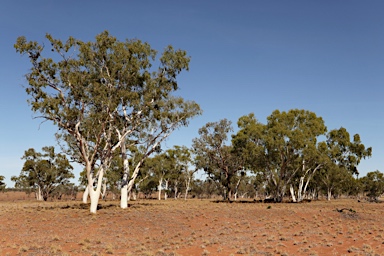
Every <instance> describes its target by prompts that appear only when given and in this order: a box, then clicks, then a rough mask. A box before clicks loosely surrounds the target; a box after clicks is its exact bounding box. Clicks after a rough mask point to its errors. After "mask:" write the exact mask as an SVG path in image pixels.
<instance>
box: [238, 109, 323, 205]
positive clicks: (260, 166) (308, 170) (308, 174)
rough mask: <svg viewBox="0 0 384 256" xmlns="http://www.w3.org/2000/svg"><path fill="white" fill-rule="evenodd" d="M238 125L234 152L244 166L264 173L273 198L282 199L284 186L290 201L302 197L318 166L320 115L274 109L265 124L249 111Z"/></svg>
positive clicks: (321, 122) (321, 132)
mask: <svg viewBox="0 0 384 256" xmlns="http://www.w3.org/2000/svg"><path fill="white" fill-rule="evenodd" d="M238 126H239V128H240V130H239V131H238V133H237V134H236V135H235V136H233V144H234V146H235V149H236V150H235V151H236V152H238V154H240V155H242V157H244V158H246V160H245V161H246V162H247V168H249V169H251V170H254V171H255V172H259V171H261V172H264V173H265V175H266V177H268V180H269V184H270V185H271V187H272V191H273V197H274V199H275V201H277V202H281V201H282V199H283V197H284V195H285V193H286V190H287V188H288V187H290V190H291V193H292V198H293V200H294V201H296V200H297V199H296V197H298V199H299V200H302V198H303V192H305V190H306V187H307V185H308V183H309V181H310V180H311V178H312V177H313V174H314V173H315V172H316V171H317V170H318V169H319V168H320V166H321V163H320V162H316V159H317V154H316V151H317V149H316V143H317V138H318V136H320V135H323V134H325V132H326V127H325V125H324V121H323V120H322V118H321V117H317V116H316V114H315V113H313V112H310V111H306V110H299V109H292V110H289V111H288V112H285V111H283V112H280V111H278V110H275V111H274V112H273V113H272V114H271V115H270V116H268V117H267V124H265V125H264V124H262V123H260V122H258V121H257V120H256V118H255V116H254V114H249V115H247V116H243V117H241V118H240V119H239V121H238ZM296 177H298V185H297V186H296V187H297V192H294V186H293V184H294V182H295V178H296Z"/></svg>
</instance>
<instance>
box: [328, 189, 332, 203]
mask: <svg viewBox="0 0 384 256" xmlns="http://www.w3.org/2000/svg"><path fill="white" fill-rule="evenodd" d="M331 198H332V188H328V189H327V200H328V201H331Z"/></svg>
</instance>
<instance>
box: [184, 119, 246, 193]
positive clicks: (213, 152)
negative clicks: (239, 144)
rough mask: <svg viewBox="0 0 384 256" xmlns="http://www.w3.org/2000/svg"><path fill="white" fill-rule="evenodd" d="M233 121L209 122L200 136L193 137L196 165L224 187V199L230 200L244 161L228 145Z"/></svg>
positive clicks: (202, 129) (200, 131) (201, 130)
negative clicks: (236, 177) (234, 182)
mask: <svg viewBox="0 0 384 256" xmlns="http://www.w3.org/2000/svg"><path fill="white" fill-rule="evenodd" d="M232 131H233V128H232V126H231V122H230V121H228V120H227V119H222V120H220V121H218V122H209V123H207V124H206V125H205V126H203V127H202V128H200V129H199V135H200V137H198V138H195V139H193V144H192V148H193V153H194V154H195V156H196V157H195V165H196V168H197V169H202V170H204V171H205V172H206V174H207V175H208V177H209V178H210V179H211V180H213V181H215V182H217V183H218V184H220V185H221V187H222V188H223V198H224V200H230V198H231V196H232V193H233V184H232V182H233V181H234V177H235V176H236V174H237V173H238V172H239V171H241V170H243V162H242V161H241V158H239V157H238V154H236V153H235V152H234V151H233V147H232V145H228V144H229V143H228V141H227V140H228V133H229V132H232Z"/></svg>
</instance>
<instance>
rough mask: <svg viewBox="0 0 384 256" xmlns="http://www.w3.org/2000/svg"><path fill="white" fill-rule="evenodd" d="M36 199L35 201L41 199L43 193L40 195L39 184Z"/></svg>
mask: <svg viewBox="0 0 384 256" xmlns="http://www.w3.org/2000/svg"><path fill="white" fill-rule="evenodd" d="M36 200H37V201H43V195H42V193H41V188H40V186H37V191H36Z"/></svg>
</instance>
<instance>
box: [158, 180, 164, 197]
mask: <svg viewBox="0 0 384 256" xmlns="http://www.w3.org/2000/svg"><path fill="white" fill-rule="evenodd" d="M162 183H163V178H161V179H160V180H159V186H158V190H159V198H158V199H159V200H161V188H162V186H161V184H162Z"/></svg>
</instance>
